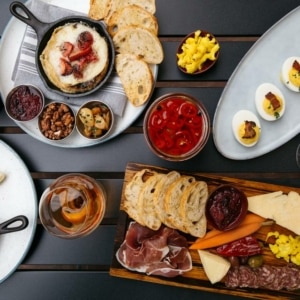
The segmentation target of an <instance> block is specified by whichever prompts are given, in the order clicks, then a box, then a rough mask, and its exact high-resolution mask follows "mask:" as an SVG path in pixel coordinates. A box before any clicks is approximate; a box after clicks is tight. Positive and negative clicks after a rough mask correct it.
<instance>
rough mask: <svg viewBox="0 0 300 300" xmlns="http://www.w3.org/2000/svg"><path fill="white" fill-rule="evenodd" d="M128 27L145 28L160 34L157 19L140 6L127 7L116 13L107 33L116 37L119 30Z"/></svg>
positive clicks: (111, 18)
mask: <svg viewBox="0 0 300 300" xmlns="http://www.w3.org/2000/svg"><path fill="white" fill-rule="evenodd" d="M127 26H139V27H143V28H146V29H148V30H150V31H151V32H153V34H155V35H157V34H158V23H157V19H156V17H154V16H153V15H152V14H151V13H150V12H148V11H147V10H146V9H144V8H142V7H140V6H138V5H129V6H125V7H123V8H121V9H119V10H117V11H115V12H114V13H113V14H112V15H111V17H110V18H109V20H108V23H107V31H108V33H109V34H110V35H111V36H114V35H115V34H116V32H117V31H118V30H119V29H121V28H124V27H127Z"/></svg>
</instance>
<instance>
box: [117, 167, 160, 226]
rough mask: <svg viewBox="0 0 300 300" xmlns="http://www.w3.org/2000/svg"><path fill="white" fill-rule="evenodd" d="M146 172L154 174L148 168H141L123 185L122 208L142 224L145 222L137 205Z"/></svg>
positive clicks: (145, 179)
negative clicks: (123, 197)
mask: <svg viewBox="0 0 300 300" xmlns="http://www.w3.org/2000/svg"><path fill="white" fill-rule="evenodd" d="M146 173H149V174H155V172H152V171H150V170H148V169H142V170H141V171H139V172H137V173H136V174H135V175H134V176H133V178H132V179H131V180H130V182H128V183H127V185H126V186H125V190H124V196H125V199H124V203H123V209H124V210H125V211H126V212H127V214H128V215H129V217H131V218H132V219H134V220H135V221H136V222H138V223H139V224H141V225H143V226H144V225H145V224H144V222H143V220H142V218H141V216H140V215H139V213H138V209H137V205H138V199H139V194H140V191H141V190H142V188H143V186H144V184H145V182H146V181H147V180H148V177H147V178H146V176H145V174H146ZM150 178H151V177H150Z"/></svg>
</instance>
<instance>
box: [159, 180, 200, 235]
mask: <svg viewBox="0 0 300 300" xmlns="http://www.w3.org/2000/svg"><path fill="white" fill-rule="evenodd" d="M192 182H195V178H194V177H192V176H181V177H180V178H179V179H177V180H176V181H174V182H173V183H172V184H171V185H170V186H169V187H168V189H167V191H166V197H165V201H164V202H165V210H166V213H167V217H166V219H165V225H167V226H169V227H171V228H175V229H179V230H181V231H184V232H185V230H186V229H185V227H184V224H183V222H182V220H181V218H180V216H179V208H180V201H181V197H182V195H183V194H184V192H185V190H186V189H187V188H188V187H189V186H190V184H191V183H192Z"/></svg>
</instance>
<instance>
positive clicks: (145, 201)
mask: <svg viewBox="0 0 300 300" xmlns="http://www.w3.org/2000/svg"><path fill="white" fill-rule="evenodd" d="M164 176H166V175H164V174H154V175H153V176H152V177H150V178H149V179H148V180H147V181H146V182H145V184H144V185H143V188H142V189H141V191H140V193H139V198H138V204H137V210H138V214H139V216H140V217H141V219H142V222H143V223H144V224H145V226H147V227H148V228H150V229H152V230H158V229H159V228H160V226H161V224H162V223H161V220H160V218H159V217H158V214H157V210H156V206H155V203H154V193H155V191H156V189H157V186H158V184H159V182H160V181H161V180H163V178H164Z"/></svg>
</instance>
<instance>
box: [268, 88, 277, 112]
mask: <svg viewBox="0 0 300 300" xmlns="http://www.w3.org/2000/svg"><path fill="white" fill-rule="evenodd" d="M266 98H267V99H268V100H269V101H270V103H271V105H272V107H273V109H274V110H276V109H277V108H279V107H280V101H279V100H278V99H277V97H276V95H274V94H273V93H272V92H269V93H268V94H266Z"/></svg>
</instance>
